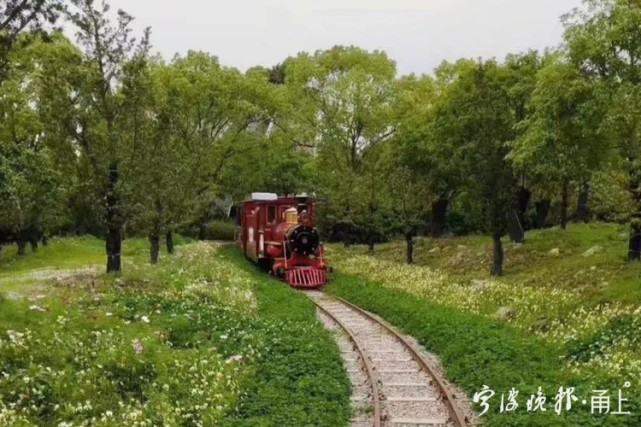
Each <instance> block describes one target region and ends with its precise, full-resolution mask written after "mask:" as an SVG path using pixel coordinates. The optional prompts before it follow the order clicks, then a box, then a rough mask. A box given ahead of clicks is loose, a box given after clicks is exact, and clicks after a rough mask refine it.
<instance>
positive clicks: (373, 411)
mask: <svg viewBox="0 0 641 427" xmlns="http://www.w3.org/2000/svg"><path fill="white" fill-rule="evenodd" d="M306 294H307V295H308V296H309V297H310V298H311V299H312V301H314V303H315V304H316V306H317V307H318V308H319V310H320V312H321V319H322V320H323V321H324V322H325V324H326V325H327V326H328V327H330V328H331V329H335V330H336V329H338V330H342V331H343V334H342V338H339V347H340V349H341V352H342V355H343V359H344V361H345V364H346V367H347V372H348V374H349V376H350V378H351V380H352V386H353V392H352V400H353V403H354V406H355V408H356V412H355V418H354V419H352V426H353V427H366V426H368V427H369V426H372V425H373V426H374V427H427V426H430V427H435V426H438V427H445V426H447V427H466V426H468V425H469V424H468V421H467V419H466V417H465V415H464V414H463V411H462V410H461V409H460V408H459V407H458V405H457V402H456V399H455V398H454V395H453V393H452V392H451V390H450V389H449V387H448V386H447V385H446V384H445V383H444V382H443V380H442V379H441V378H440V377H439V376H438V375H437V374H436V372H435V371H434V370H433V369H432V368H431V366H430V363H429V362H428V361H427V360H426V359H425V357H424V356H423V355H422V354H421V352H420V351H419V350H417V349H416V348H415V347H414V345H413V344H411V343H410V342H409V341H407V339H406V338H405V337H404V336H403V335H401V334H399V333H398V332H397V331H396V330H395V329H394V328H393V327H391V326H390V325H388V324H387V323H385V322H384V321H382V320H380V319H378V318H377V317H375V316H373V315H372V314H370V313H368V312H366V311H364V310H362V309H360V308H359V307H356V306H354V305H353V304H351V303H349V302H347V301H345V300H342V299H340V298H335V297H330V296H328V295H326V294H324V293H322V292H318V291H310V292H306Z"/></svg>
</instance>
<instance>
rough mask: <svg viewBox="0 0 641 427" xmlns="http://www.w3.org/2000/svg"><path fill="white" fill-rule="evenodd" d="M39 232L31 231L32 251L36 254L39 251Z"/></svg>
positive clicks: (30, 242)
mask: <svg viewBox="0 0 641 427" xmlns="http://www.w3.org/2000/svg"><path fill="white" fill-rule="evenodd" d="M38 234H39V233H38V231H37V230H29V244H31V251H32V252H36V251H37V250H38V240H40V239H38Z"/></svg>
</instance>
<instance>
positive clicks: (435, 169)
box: [397, 60, 474, 238]
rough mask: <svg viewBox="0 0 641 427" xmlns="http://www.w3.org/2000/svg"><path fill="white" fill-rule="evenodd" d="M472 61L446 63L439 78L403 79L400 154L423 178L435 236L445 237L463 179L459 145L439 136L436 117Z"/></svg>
mask: <svg viewBox="0 0 641 427" xmlns="http://www.w3.org/2000/svg"><path fill="white" fill-rule="evenodd" d="M473 66H474V64H473V62H471V61H467V60H461V61H459V62H457V63H456V64H450V63H443V64H441V66H440V67H439V68H437V70H436V79H435V80H432V79H431V78H429V77H422V78H419V79H417V78H414V77H410V78H406V79H403V80H402V81H401V83H400V84H401V87H405V88H406V89H408V90H406V91H404V92H402V102H403V104H404V108H405V109H406V111H407V114H406V115H404V117H405V120H403V121H402V122H401V126H400V128H399V131H398V133H397V137H398V141H399V147H400V150H399V155H400V156H401V157H402V159H403V163H404V165H405V167H406V168H407V169H409V170H410V171H412V174H413V175H414V176H415V177H416V176H421V177H424V179H423V180H422V181H421V182H423V184H424V185H425V191H426V192H427V194H428V195H429V198H430V200H431V202H430V203H431V207H430V210H429V211H430V215H429V222H430V234H431V236H432V238H439V237H442V236H443V234H444V233H445V230H446V225H447V214H448V208H449V206H450V204H451V202H452V200H453V199H454V197H455V196H456V194H457V193H458V192H459V191H460V190H461V186H462V183H463V180H464V170H463V162H462V154H463V152H462V151H461V150H460V149H459V148H460V147H457V146H452V145H449V144H448V143H449V142H451V140H449V139H442V138H441V137H440V131H441V129H439V128H438V127H439V125H440V124H442V122H437V121H436V120H435V114H436V111H438V108H439V105H440V103H441V102H446V101H445V94H446V92H447V90H448V87H449V85H451V84H452V83H453V82H454V81H455V80H456V79H457V76H458V74H459V73H462V72H465V70H466V69H468V68H470V67H473Z"/></svg>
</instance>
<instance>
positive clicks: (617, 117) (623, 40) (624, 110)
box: [565, 0, 641, 261]
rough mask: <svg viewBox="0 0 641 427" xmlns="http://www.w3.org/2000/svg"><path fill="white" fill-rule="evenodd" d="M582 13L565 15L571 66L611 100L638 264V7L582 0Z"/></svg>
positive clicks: (631, 248)
mask: <svg viewBox="0 0 641 427" xmlns="http://www.w3.org/2000/svg"><path fill="white" fill-rule="evenodd" d="M585 5H586V10H584V9H577V10H575V11H574V12H573V13H571V14H569V15H568V16H566V17H565V26H566V32H565V39H566V42H567V44H568V50H569V55H570V59H571V61H572V63H573V64H574V65H575V66H577V67H578V68H579V69H580V70H581V72H582V73H583V75H584V76H585V77H586V78H587V79H589V80H590V81H595V82H597V81H600V82H603V84H604V85H605V87H606V88H607V89H608V92H609V96H610V107H609V111H610V114H609V119H608V120H607V121H606V122H605V124H606V126H607V131H608V132H609V134H610V135H611V137H612V138H613V139H612V140H613V146H614V147H615V149H616V151H617V153H618V154H619V156H620V157H621V158H622V159H624V160H625V162H626V163H627V170H628V176H629V185H628V188H629V191H630V194H631V198H632V200H633V205H634V208H633V213H632V218H631V221H630V239H629V244H628V259H629V260H631V261H639V260H641V158H640V157H641V156H640V153H641V152H640V150H641V120H640V118H641V63H640V62H639V61H640V59H641V4H639V2H636V1H628V0H586V1H585Z"/></svg>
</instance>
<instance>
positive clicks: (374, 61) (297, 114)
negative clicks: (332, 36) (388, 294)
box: [277, 46, 398, 241]
mask: <svg viewBox="0 0 641 427" xmlns="http://www.w3.org/2000/svg"><path fill="white" fill-rule="evenodd" d="M285 75H286V77H285V83H286V86H287V89H288V93H289V96H290V97H291V98H290V99H292V100H296V101H297V102H296V103H295V104H294V105H295V109H293V110H292V111H291V117H292V119H291V120H288V121H285V122H284V123H283V121H281V122H279V121H277V126H279V127H281V128H283V129H285V131H286V132H288V133H289V134H290V135H293V139H295V140H296V141H297V142H298V145H299V146H303V147H306V148H307V149H308V150H310V151H312V152H313V153H315V154H316V155H317V168H318V170H319V172H320V173H319V174H318V176H317V179H318V183H319V187H320V193H321V196H323V197H324V198H326V199H327V200H328V201H329V204H328V205H326V206H325V209H326V212H327V213H328V216H329V218H328V219H330V221H331V222H333V223H343V224H345V225H346V226H348V227H347V228H353V226H355V225H356V220H357V219H358V218H362V217H365V218H367V217H372V215H373V214H375V211H376V209H377V206H378V204H377V203H376V200H375V199H374V198H373V197H372V192H367V194H355V193H354V190H355V189H356V188H363V187H364V186H363V185H362V183H361V182H360V181H361V180H363V179H367V178H365V173H364V172H365V170H366V163H367V162H368V161H369V159H368V156H369V154H370V152H371V151H372V149H373V148H374V147H376V145H377V144H379V143H381V142H382V141H385V140H387V139H389V138H390V137H391V136H392V135H393V134H394V132H395V131H396V128H397V122H398V118H397V116H396V110H395V107H396V99H395V97H396V93H397V91H396V80H395V77H396V66H395V64H394V62H392V61H391V60H390V59H389V58H388V57H387V55H386V54H385V53H383V52H378V51H375V52H367V51H364V50H362V49H358V48H355V47H339V46H337V47H334V48H332V49H330V50H327V51H318V52H316V53H315V54H314V55H313V56H310V55H308V54H300V55H298V56H297V57H296V58H294V59H290V60H287V61H285ZM362 199H367V201H365V202H364V203H359V202H360V200H362ZM368 224H369V225H372V224H371V222H369V223H366V224H361V225H368ZM349 234H351V233H349V232H346V233H344V237H345V239H346V241H349V239H350V236H349Z"/></svg>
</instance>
